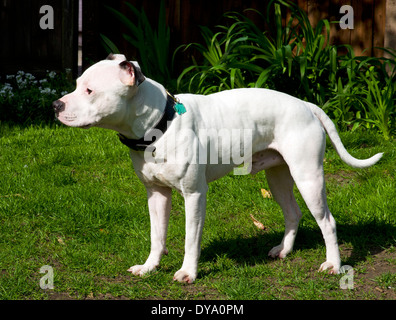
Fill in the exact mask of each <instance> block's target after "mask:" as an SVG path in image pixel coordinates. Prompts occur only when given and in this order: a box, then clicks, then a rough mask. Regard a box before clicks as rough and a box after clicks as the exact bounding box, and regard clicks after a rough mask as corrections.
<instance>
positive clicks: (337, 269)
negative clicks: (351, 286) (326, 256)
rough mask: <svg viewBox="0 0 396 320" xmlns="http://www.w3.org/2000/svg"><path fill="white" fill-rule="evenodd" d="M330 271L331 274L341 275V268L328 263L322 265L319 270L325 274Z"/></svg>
mask: <svg viewBox="0 0 396 320" xmlns="http://www.w3.org/2000/svg"><path fill="white" fill-rule="evenodd" d="M326 270H328V272H329V274H339V273H340V266H339V265H338V264H336V263H333V262H330V261H326V262H324V263H322V264H321V266H320V268H319V270H318V271H319V272H323V271H326Z"/></svg>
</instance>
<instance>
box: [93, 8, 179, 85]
mask: <svg viewBox="0 0 396 320" xmlns="http://www.w3.org/2000/svg"><path fill="white" fill-rule="evenodd" d="M125 5H126V6H127V7H128V9H130V11H131V13H132V15H133V18H132V19H130V18H128V17H127V16H126V15H125V14H123V13H121V12H120V11H118V10H116V9H114V8H111V7H109V6H106V8H107V9H108V10H109V11H110V12H111V13H112V14H113V15H114V16H115V17H117V19H118V20H119V21H120V22H121V23H122V24H123V25H124V26H125V27H126V28H127V29H128V30H129V31H130V33H129V34H123V37H124V38H125V39H126V40H127V41H128V42H129V43H130V44H131V45H132V46H134V47H135V48H136V49H137V50H138V54H139V56H138V57H135V58H136V60H138V61H139V65H140V67H141V69H142V71H143V73H144V74H145V75H147V76H148V77H150V78H153V79H154V80H156V81H158V82H160V83H162V84H164V85H165V86H168V87H169V86H172V82H173V81H172V77H171V73H172V72H171V67H170V66H171V63H170V62H171V61H170V60H171V59H170V38H171V34H170V28H169V27H168V26H167V25H166V10H165V2H164V1H163V0H162V1H161V6H160V10H159V16H158V23H157V25H156V26H155V27H153V26H152V24H151V23H150V21H149V20H148V18H147V15H146V13H145V11H144V9H141V10H138V9H137V8H136V7H134V6H133V5H132V4H130V3H128V2H125ZM135 21H136V22H135ZM101 38H102V40H103V42H104V45H105V48H106V49H107V51H108V52H109V53H110V52H119V50H118V48H117V46H116V45H115V44H114V43H113V42H112V41H111V40H110V39H109V38H108V37H106V36H105V35H101Z"/></svg>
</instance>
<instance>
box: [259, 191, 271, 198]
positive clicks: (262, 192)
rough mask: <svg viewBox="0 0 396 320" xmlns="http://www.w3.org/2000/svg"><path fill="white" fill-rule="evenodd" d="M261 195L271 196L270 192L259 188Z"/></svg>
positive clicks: (264, 196)
mask: <svg viewBox="0 0 396 320" xmlns="http://www.w3.org/2000/svg"><path fill="white" fill-rule="evenodd" d="M261 195H262V196H263V198H268V199H269V198H272V195H271V192H269V191H267V190H265V189H261Z"/></svg>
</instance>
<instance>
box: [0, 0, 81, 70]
mask: <svg viewBox="0 0 396 320" xmlns="http://www.w3.org/2000/svg"><path fill="white" fill-rule="evenodd" d="M45 5H50V6H51V7H52V8H53V11H54V12H53V18H54V19H53V22H54V25H53V29H43V28H41V27H40V20H41V19H42V18H43V17H44V16H45V14H41V13H40V9H41V8H42V7H43V6H45ZM77 5H78V1H75V0H60V1H59V0H28V1H26V0H2V1H0V31H1V32H0V75H4V74H15V73H16V72H17V71H19V70H23V71H27V72H32V73H35V74H41V73H45V72H46V70H64V69H65V68H69V69H71V70H72V72H73V73H74V74H76V72H77V50H78V47H77V39H78V29H77V18H78V6H77ZM44 18H45V17H44Z"/></svg>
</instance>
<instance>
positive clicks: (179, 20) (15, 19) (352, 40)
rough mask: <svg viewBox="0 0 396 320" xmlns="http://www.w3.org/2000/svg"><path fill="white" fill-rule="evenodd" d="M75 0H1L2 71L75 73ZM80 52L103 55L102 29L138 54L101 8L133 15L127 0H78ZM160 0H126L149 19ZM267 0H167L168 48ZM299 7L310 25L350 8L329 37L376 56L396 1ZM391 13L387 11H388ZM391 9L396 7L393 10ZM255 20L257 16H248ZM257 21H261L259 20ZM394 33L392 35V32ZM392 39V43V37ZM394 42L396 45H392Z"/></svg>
mask: <svg viewBox="0 0 396 320" xmlns="http://www.w3.org/2000/svg"><path fill="white" fill-rule="evenodd" d="M78 1H79V0H61V1H56V0H29V1H26V0H2V1H1V2H0V28H1V29H0V30H1V32H0V75H1V74H5V73H8V74H9V73H15V72H16V71H18V70H21V69H23V70H24V71H30V72H35V73H37V72H42V71H45V70H63V69H65V68H70V69H72V71H73V73H74V75H76V72H77V61H78V58H77V50H78V41H77V39H78V29H77V25H78V23H77V22H78V15H79V10H78ZM82 1H83V9H82V12H81V14H82V21H83V29H82V41H83V42H82V52H83V59H82V61H83V69H85V68H86V67H87V66H89V65H90V64H91V63H93V62H95V61H98V60H100V59H103V58H104V57H105V56H106V52H105V51H104V49H103V46H102V44H101V40H100V34H104V35H106V36H107V37H109V38H110V39H111V40H112V41H113V42H115V43H116V45H117V46H118V47H119V48H120V50H121V51H122V52H124V53H126V54H127V56H128V57H131V58H132V57H134V56H136V51H135V48H133V47H131V46H130V45H129V44H128V43H127V42H126V41H125V40H124V38H123V37H122V34H123V33H127V32H128V30H126V29H125V27H124V26H123V25H121V24H120V22H119V21H117V19H116V18H114V17H113V16H112V15H111V14H110V12H109V11H108V10H107V9H106V8H105V5H107V6H110V7H113V8H115V9H117V10H119V11H121V12H123V13H125V14H126V15H127V16H128V17H130V18H131V19H133V14H131V12H130V10H129V9H128V8H127V6H126V5H125V0H82ZM160 1H161V0H129V2H130V3H131V4H133V5H135V6H136V7H138V8H141V7H143V8H144V9H145V12H146V14H147V16H148V18H149V20H150V21H151V22H152V23H153V24H156V23H157V19H158V13H159V7H160ZM268 2H269V0H165V4H166V11H167V23H168V25H169V27H170V28H171V32H172V35H171V37H172V40H171V41H172V49H174V48H176V47H177V46H179V45H180V44H186V43H191V42H200V41H202V38H201V35H200V29H199V26H200V25H206V26H209V27H214V26H215V25H216V24H219V23H222V22H224V20H223V14H224V13H225V12H227V11H239V12H242V11H243V10H244V9H247V8H254V9H257V10H259V11H261V12H265V10H266V7H267V4H268ZM295 2H296V3H298V5H299V6H300V7H301V8H303V9H304V10H305V11H306V12H307V13H308V17H309V19H310V21H311V23H312V24H313V25H315V24H316V23H317V22H318V21H319V20H320V19H324V18H325V19H329V20H330V21H338V20H340V18H341V17H342V14H340V13H339V10H340V7H341V6H342V5H345V4H347V5H351V6H352V7H353V9H354V29H353V30H349V29H347V30H342V29H341V28H340V27H339V25H338V24H332V30H331V32H332V37H331V41H332V42H333V43H336V44H340V43H346V44H350V45H351V46H352V47H353V48H354V50H355V53H356V54H357V55H359V54H362V53H363V50H365V49H366V51H364V54H366V55H380V54H382V52H381V51H376V50H374V49H373V47H376V46H379V47H383V46H384V43H391V44H392V41H388V42H386V39H385V38H386V20H387V24H388V25H390V23H389V22H390V21H393V20H392V19H394V18H395V17H392V16H390V17H389V16H387V10H389V8H390V7H391V8H392V9H395V8H396V1H395V0H308V1H306V0H304V1H303V0H295ZM43 5H51V6H52V7H53V9H54V29H52V30H48V29H47V30H42V29H41V28H40V26H39V20H40V18H41V17H42V14H40V13H39V10H40V7H41V6H43ZM389 12H390V11H389ZM392 12H395V10H393V11H392ZM251 18H252V19H253V20H254V19H257V16H254V15H251ZM257 23H260V21H259V20H258V19H257ZM395 36H396V35H395ZM391 40H392V39H391ZM395 41H396V40H395ZM393 43H394V42H393ZM395 47H396V44H395Z"/></svg>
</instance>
